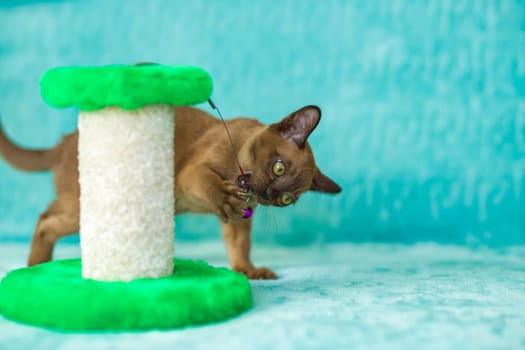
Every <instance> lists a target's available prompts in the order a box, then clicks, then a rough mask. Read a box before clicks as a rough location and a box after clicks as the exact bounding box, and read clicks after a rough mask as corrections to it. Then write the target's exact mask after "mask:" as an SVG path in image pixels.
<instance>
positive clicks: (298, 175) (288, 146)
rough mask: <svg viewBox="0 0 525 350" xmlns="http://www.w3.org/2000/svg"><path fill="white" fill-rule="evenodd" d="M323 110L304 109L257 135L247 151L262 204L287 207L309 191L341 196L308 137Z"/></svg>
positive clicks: (248, 161) (258, 198) (256, 190)
mask: <svg viewBox="0 0 525 350" xmlns="http://www.w3.org/2000/svg"><path fill="white" fill-rule="evenodd" d="M320 119H321V110H320V109H319V107H316V106H306V107H303V108H301V109H299V110H297V111H295V112H293V113H292V114H290V115H289V116H287V117H285V118H284V119H283V120H281V121H280V122H278V123H275V124H271V125H269V126H267V127H266V128H265V129H263V130H262V131H260V132H259V133H257V134H256V135H254V136H253V138H252V139H251V140H250V141H249V142H248V143H247V145H246V146H247V147H245V148H244V149H243V152H242V153H243V154H242V156H243V158H244V159H243V160H244V161H245V162H246V164H249V167H248V169H250V170H251V171H252V185H253V189H254V192H255V194H256V196H257V201H258V202H259V203H260V204H262V205H275V206H281V207H282V206H287V205H290V204H293V203H295V202H296V201H297V200H298V199H299V196H300V195H301V194H302V193H304V192H306V191H317V192H324V193H339V192H341V188H340V187H339V186H338V185H337V184H336V183H335V182H334V181H332V180H331V179H329V178H328V177H327V176H326V175H324V174H323V173H322V172H321V171H320V170H319V168H318V167H317V165H316V164H315V160H314V156H313V153H312V149H311V148H310V145H309V144H308V142H307V138H308V136H309V135H310V134H311V133H312V131H313V130H314V129H315V128H316V126H317V125H318V124H319V121H320Z"/></svg>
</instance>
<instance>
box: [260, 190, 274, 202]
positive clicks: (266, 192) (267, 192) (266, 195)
mask: <svg viewBox="0 0 525 350" xmlns="http://www.w3.org/2000/svg"><path fill="white" fill-rule="evenodd" d="M261 197H262V198H263V199H265V200H267V201H270V200H272V198H271V191H270V189H269V188H267V189H265V190H264V191H263V193H261Z"/></svg>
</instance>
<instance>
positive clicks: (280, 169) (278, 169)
mask: <svg viewBox="0 0 525 350" xmlns="http://www.w3.org/2000/svg"><path fill="white" fill-rule="evenodd" d="M285 172H286V167H285V166H284V163H283V161H282V160H280V159H279V160H276V161H275V163H273V166H272V173H273V174H274V175H275V176H282V175H284V173H285Z"/></svg>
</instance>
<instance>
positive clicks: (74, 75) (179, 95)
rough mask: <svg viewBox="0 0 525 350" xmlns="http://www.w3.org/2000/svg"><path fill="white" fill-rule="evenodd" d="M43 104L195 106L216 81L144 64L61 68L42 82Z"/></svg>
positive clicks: (191, 70)
mask: <svg viewBox="0 0 525 350" xmlns="http://www.w3.org/2000/svg"><path fill="white" fill-rule="evenodd" d="M40 88H41V93H42V98H43V99H44V101H45V102H46V103H47V104H48V105H50V106H52V107H56V108H65V107H78V108H79V109H80V110H83V111H93V110H97V109H102V108H104V107H110V106H119V107H121V108H122V109H125V110H132V109H138V108H141V107H142V106H145V105H155V104H168V105H177V106H180V105H195V104H198V103H201V102H205V101H206V100H208V99H209V98H210V96H211V93H212V90H213V82H212V79H211V77H210V75H209V74H208V73H207V72H206V71H204V70H203V69H201V68H198V67H192V66H167V65H159V64H142V65H136V66H128V65H109V66H101V67H89V66H88V67H74V66H72V67H58V68H54V69H51V70H48V71H47V72H46V73H45V74H44V75H43V76H42V78H41V80H40Z"/></svg>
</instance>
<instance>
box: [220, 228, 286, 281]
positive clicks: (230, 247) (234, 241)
mask: <svg viewBox="0 0 525 350" xmlns="http://www.w3.org/2000/svg"><path fill="white" fill-rule="evenodd" d="M251 226H252V219H243V220H240V221H237V222H234V223H229V224H227V223H223V224H222V235H223V237H224V242H225V244H226V249H227V251H228V257H229V259H230V265H231V267H232V269H233V270H235V271H237V272H241V273H243V274H245V275H246V276H247V277H248V278H249V279H275V278H277V275H276V274H275V273H274V272H273V271H272V270H270V269H269V268H267V267H259V268H256V267H255V266H254V265H253V263H252V262H251V260H250V250H251Z"/></svg>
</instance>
